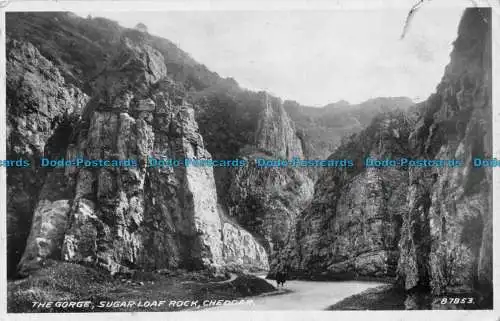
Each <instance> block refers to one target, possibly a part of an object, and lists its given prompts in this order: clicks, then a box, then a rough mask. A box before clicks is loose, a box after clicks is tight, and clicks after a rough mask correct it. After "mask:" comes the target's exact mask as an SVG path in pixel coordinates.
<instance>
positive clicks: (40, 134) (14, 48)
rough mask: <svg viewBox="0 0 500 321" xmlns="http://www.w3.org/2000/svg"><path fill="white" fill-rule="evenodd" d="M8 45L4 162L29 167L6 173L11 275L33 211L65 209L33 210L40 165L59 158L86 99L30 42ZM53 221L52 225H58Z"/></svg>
mask: <svg viewBox="0 0 500 321" xmlns="http://www.w3.org/2000/svg"><path fill="white" fill-rule="evenodd" d="M6 47H7V64H6V68H7V76H8V77H7V159H9V160H17V159H24V160H27V161H29V163H30V166H29V167H27V168H8V170H7V231H8V236H7V253H8V254H7V257H8V259H7V261H8V275H9V276H10V275H12V274H14V273H15V270H16V263H17V262H18V261H19V259H20V258H21V255H22V253H23V251H24V247H25V244H26V239H27V237H28V234H29V228H30V225H31V221H32V215H33V211H44V209H47V208H50V207H51V206H54V207H56V208H57V209H56V210H55V212H54V215H58V214H56V213H59V210H62V208H64V207H66V206H67V204H62V203H64V202H60V203H59V204H52V205H51V201H50V200H47V201H46V202H42V203H40V204H39V208H38V209H35V207H36V201H37V199H36V197H34V195H36V194H37V193H39V191H40V189H41V188H42V185H43V182H44V178H45V174H46V171H45V170H43V169H40V168H39V166H38V163H39V159H40V158H41V157H43V156H44V155H45V156H46V155H48V154H51V155H54V156H56V157H57V155H58V153H59V145H60V144H62V145H64V140H65V136H66V134H67V133H66V132H67V131H66V129H67V126H68V125H69V124H70V123H71V122H72V119H71V117H70V115H76V117H78V114H79V113H80V112H81V110H82V109H83V107H84V106H85V104H86V103H87V101H88V97H87V95H86V94H84V93H83V92H82V91H81V90H80V89H78V88H76V87H75V86H73V85H71V84H68V83H67V82H66V81H65V80H64V78H63V77H62V76H61V74H60V73H59V71H58V69H57V68H56V67H55V66H54V65H53V63H52V62H51V61H49V60H48V59H46V58H45V57H44V56H42V55H41V54H40V52H39V51H38V49H37V48H35V47H34V46H33V45H32V44H31V43H29V42H26V41H18V40H14V39H9V40H8V41H7V43H6ZM47 192H49V191H47ZM49 198H50V197H49ZM62 211H63V212H64V210H62ZM56 221H57V220H54V222H53V224H56V225H57V224H58V223H57V222H56ZM34 224H35V225H38V224H39V223H37V222H34ZM40 228H41V226H40ZM43 228H48V229H51V228H50V227H47V226H44V227H43Z"/></svg>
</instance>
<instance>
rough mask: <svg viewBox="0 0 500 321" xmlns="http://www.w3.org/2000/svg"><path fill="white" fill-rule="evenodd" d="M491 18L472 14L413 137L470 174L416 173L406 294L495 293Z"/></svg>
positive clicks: (408, 216) (404, 251) (405, 252)
mask: <svg viewBox="0 0 500 321" xmlns="http://www.w3.org/2000/svg"><path fill="white" fill-rule="evenodd" d="M491 126H492V110H491V11H490V10H489V9H467V10H466V11H465V13H464V15H463V17H462V20H461V22H460V26H459V29H458V38H457V39H456V41H455V43H454V49H453V52H452V53H451V62H450V64H449V65H448V66H447V67H446V71H445V74H444V77H443V79H442V80H441V83H440V84H439V85H438V87H437V90H436V93H435V94H434V95H432V96H431V97H430V98H429V99H428V100H427V102H426V104H425V105H424V106H423V107H422V110H421V118H420V120H419V122H418V123H417V126H416V128H415V130H414V131H413V133H412V135H411V136H410V138H409V144H410V146H411V147H412V148H413V149H414V150H416V151H417V152H418V155H420V156H421V157H422V158H424V157H425V158H435V159H454V158H455V159H462V160H463V161H464V166H463V167H462V168H436V169H429V170H424V169H412V170H411V171H410V173H409V179H410V184H411V187H410V189H409V193H408V198H407V202H408V212H406V213H405V215H404V217H403V228H402V231H401V240H400V251H401V254H400V259H399V269H398V274H399V277H400V280H401V281H402V283H403V284H404V286H405V288H406V289H411V288H413V287H416V286H419V285H422V286H429V287H430V288H431V290H432V292H433V293H434V294H441V293H444V292H450V291H463V290H465V291H467V290H470V289H471V288H475V289H480V290H481V291H482V292H483V294H484V295H486V296H489V295H490V294H491V291H492V268H493V266H492V256H493V252H492V246H493V243H492V232H493V231H492V228H493V227H492V205H491V202H492V195H491V193H492V176H491V175H492V172H491V168H474V167H473V164H472V159H473V158H475V157H479V158H486V159H488V158H491V157H492V127H491Z"/></svg>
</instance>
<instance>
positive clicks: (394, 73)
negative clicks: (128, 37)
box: [77, 2, 463, 107]
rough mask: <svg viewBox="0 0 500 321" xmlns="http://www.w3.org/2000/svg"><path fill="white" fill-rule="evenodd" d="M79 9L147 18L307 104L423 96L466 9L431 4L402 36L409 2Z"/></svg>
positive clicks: (247, 83) (168, 34) (172, 36)
mask: <svg viewBox="0 0 500 321" xmlns="http://www.w3.org/2000/svg"><path fill="white" fill-rule="evenodd" d="M410 7H411V5H410V6H408V7H403V8H392V9H386V10H380V9H369V10H326V11H325V10H322V11H319V10H317V11H315V10H288V11H287V10H270V11H256V10H250V11H167V12H165V11H159V12H130V11H129V12H119V11H92V12H77V13H78V14H80V15H83V16H86V15H87V14H91V15H92V16H93V17H97V16H100V17H106V18H109V19H112V20H115V21H118V22H119V23H120V24H121V25H123V26H125V27H134V26H135V25H136V24H137V23H138V22H142V23H144V24H145V25H146V26H147V27H148V30H149V33H151V34H155V35H158V36H162V37H164V38H167V39H169V40H171V41H172V42H174V43H175V44H177V45H178V46H179V47H180V48H181V49H183V50H184V51H186V52H188V53H189V54H190V55H191V56H192V57H193V58H194V59H195V60H197V61H198V62H200V63H202V64H204V65H206V66H207V67H208V68H209V69H210V70H212V71H215V72H217V73H218V74H219V75H221V76H223V77H233V78H234V79H235V80H236V81H237V82H238V83H239V84H240V85H241V86H242V87H245V88H248V89H252V90H266V91H268V92H270V93H272V94H274V95H276V96H279V97H281V98H282V99H290V100H296V101H297V102H299V103H301V104H303V105H308V106H318V107H319V106H323V105H326V104H329V103H332V102H336V101H339V100H347V101H348V102H350V103H359V102H362V101H365V100H367V99H370V98H375V97H382V96H384V97H390V96H393V97H395V96H407V97H409V98H411V99H413V100H414V101H422V100H425V99H426V98H427V97H428V96H429V95H430V94H431V93H433V92H434V90H435V87H436V85H437V84H438V82H439V81H440V79H441V77H442V75H443V73H444V68H445V66H446V64H447V63H448V62H449V54H450V52H451V49H452V43H453V41H454V40H455V38H456V36H457V27H458V23H459V19H460V17H461V14H462V13H463V7H460V6H457V7H446V8H443V7H439V6H433V3H432V2H430V3H429V4H427V5H426V6H423V7H422V8H421V9H420V10H419V11H418V13H417V14H416V15H415V17H414V19H413V20H412V24H411V26H410V29H409V31H408V33H407V34H406V37H405V38H404V39H403V40H401V39H400V36H401V33H402V30H403V25H404V21H405V19H406V16H407V14H408V11H409V8H410Z"/></svg>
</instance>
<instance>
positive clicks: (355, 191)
mask: <svg viewBox="0 0 500 321" xmlns="http://www.w3.org/2000/svg"><path fill="white" fill-rule="evenodd" d="M411 122H412V120H411V119H408V117H406V116H405V115H404V114H402V113H391V114H387V115H384V116H381V117H378V118H377V119H376V120H375V121H374V122H373V123H372V124H371V125H370V126H369V127H368V128H367V129H366V130H365V131H363V132H361V133H360V134H358V135H355V136H354V137H353V138H351V140H348V141H345V142H344V144H343V145H341V147H340V148H339V149H338V150H337V152H335V153H334V154H333V155H332V156H331V158H332V159H356V160H357V163H356V164H355V165H356V166H355V167H354V168H328V169H325V170H324V172H323V174H322V175H321V176H320V178H319V180H318V181H317V183H316V185H315V192H314V196H313V200H312V202H311V204H310V206H309V207H308V208H307V209H306V210H305V211H303V212H302V213H301V215H300V216H299V219H298V220H297V227H296V233H295V234H294V235H293V236H292V237H291V239H290V240H289V244H288V245H287V246H286V248H285V249H284V250H283V251H281V252H280V254H279V255H278V256H279V259H278V260H277V261H276V262H275V263H276V265H275V266H274V265H273V266H272V269H275V268H278V267H279V265H280V264H281V263H283V262H287V264H289V265H290V268H291V269H292V271H293V272H294V274H295V275H296V276H303V277H316V278H317V277H329V278H346V277H353V276H355V275H360V276H395V272H396V265H397V259H398V257H397V253H398V249H397V247H398V241H399V230H400V227H401V221H402V217H401V216H402V215H403V213H404V212H405V211H406V203H405V201H404V197H405V196H406V193H407V189H408V186H407V180H408V179H407V177H408V173H407V171H404V170H399V169H378V168H369V169H364V168H363V164H362V159H363V156H362V155H366V156H370V157H374V158H385V157H387V158H397V157H403V155H407V152H408V151H407V148H406V144H405V143H406V141H405V139H406V138H407V137H408V135H409V132H410V131H409V129H410V127H411ZM280 261H281V263H280Z"/></svg>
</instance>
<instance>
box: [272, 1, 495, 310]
mask: <svg viewBox="0 0 500 321" xmlns="http://www.w3.org/2000/svg"><path fill="white" fill-rule="evenodd" d="M413 110H414V111H415V112H416V115H415V116H413V115H411V114H409V113H405V114H401V115H399V116H397V117H394V116H389V117H386V120H384V118H382V119H376V120H375V121H374V122H373V123H372V125H371V126H370V127H368V128H367V129H366V130H365V131H363V132H362V133H360V134H358V135H355V136H353V137H352V138H351V139H349V140H347V141H345V142H344V143H343V144H342V145H341V146H340V147H339V148H338V149H337V151H336V152H335V153H334V154H333V155H332V156H331V157H333V158H339V157H342V158H343V157H348V158H353V159H356V160H357V161H359V162H362V160H363V159H364V158H365V157H367V156H372V157H376V158H386V157H387V158H397V157H412V158H415V159H460V160H462V161H463V163H464V165H463V166H462V167H455V168H453V167H443V168H427V169H424V168H409V169H407V170H404V169H399V168H397V169H372V168H370V169H368V168H364V167H363V166H362V164H361V166H358V167H357V168H354V169H348V170H327V171H325V173H324V175H322V176H321V177H320V179H319V180H318V182H317V183H316V185H315V193H314V197H313V201H312V203H311V206H310V207H309V208H307V209H306V210H305V211H303V212H302V213H301V215H300V217H299V219H298V222H297V227H296V234H295V237H294V238H292V239H291V240H290V241H289V244H288V246H287V247H286V249H285V250H284V251H282V253H280V257H283V258H288V259H289V260H290V264H291V265H292V268H293V269H294V270H295V273H296V274H298V275H308V276H312V277H319V276H322V275H324V276H327V277H335V276H342V277H343V278H345V277H355V276H356V275H369V276H393V277H394V276H395V277H396V278H397V280H399V281H400V284H401V285H402V286H404V288H405V289H406V290H414V289H427V290H429V291H430V292H431V293H432V294H443V293H460V292H461V293H464V292H465V293H469V294H471V293H473V292H475V291H479V293H480V297H481V298H482V299H484V300H485V301H483V302H491V293H492V268H493V266H492V255H493V253H492V232H493V231H492V207H491V202H492V198H491V192H492V178H491V169H488V168H474V167H473V166H472V159H473V158H474V157H479V158H491V157H492V147H491V141H492V128H491V126H492V125H491V119H492V111H491V11H490V10H489V9H480V8H479V9H478V8H474V9H467V10H466V11H465V12H464V14H463V17H462V20H461V22H460V26H459V28H458V38H457V39H456V41H455V43H454V49H453V51H452V53H451V61H450V63H449V65H448V66H447V67H446V70H445V73H444V76H443V78H442V80H441V82H440V84H439V85H438V86H437V89H436V93H435V94H433V95H431V96H430V97H429V99H428V100H427V101H426V102H424V103H422V104H420V105H418V106H416V107H414V109H413ZM391 123H392V124H391ZM272 268H273V269H276V268H277V267H276V266H273V267H272ZM488 300H489V301H488ZM481 304H482V303H481Z"/></svg>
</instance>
